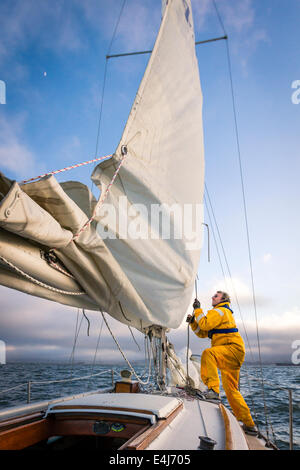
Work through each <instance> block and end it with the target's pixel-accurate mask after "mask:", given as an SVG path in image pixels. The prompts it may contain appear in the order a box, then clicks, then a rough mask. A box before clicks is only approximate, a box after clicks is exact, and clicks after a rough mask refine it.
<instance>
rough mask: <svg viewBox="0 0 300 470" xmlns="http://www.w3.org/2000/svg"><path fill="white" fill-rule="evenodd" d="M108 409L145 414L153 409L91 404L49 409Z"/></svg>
mask: <svg viewBox="0 0 300 470" xmlns="http://www.w3.org/2000/svg"><path fill="white" fill-rule="evenodd" d="M81 409H82V410H89V409H93V410H99V411H101V410H108V411H124V412H126V413H143V414H146V415H152V416H153V415H154V414H155V413H153V411H149V410H140V409H135V408H122V407H114V406H93V405H76V406H72V405H60V406H55V407H54V408H51V411H53V412H54V413H55V411H56V410H66V411H68V410H81Z"/></svg>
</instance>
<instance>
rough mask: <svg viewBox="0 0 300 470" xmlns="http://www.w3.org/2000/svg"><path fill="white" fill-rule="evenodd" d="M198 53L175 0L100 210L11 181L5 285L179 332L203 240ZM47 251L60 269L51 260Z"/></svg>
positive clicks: (5, 188)
mask: <svg viewBox="0 0 300 470" xmlns="http://www.w3.org/2000/svg"><path fill="white" fill-rule="evenodd" d="M194 44H195V38H194V32H193V20H192V12H191V5H190V0H168V1H167V2H166V8H165V12H164V16H163V19H162V23H161V27H160V30H159V33H158V37H157V40H156V43H155V46H154V49H153V52H152V55H151V57H150V60H149V63H148V66H147V68H146V71H145V74H144V77H143V79H142V82H141V84H140V87H139V90H138V93H137V95H136V98H135V101H134V103H133V106H132V109H131V112H130V115H129V118H128V121H127V124H126V126H125V129H124V133H123V136H122V138H121V140H120V144H119V146H118V148H117V150H116V152H115V153H114V155H113V157H112V158H111V159H110V160H107V161H105V162H102V163H101V164H99V165H98V166H97V167H96V168H95V170H94V172H93V175H92V179H93V181H94V182H95V183H96V184H97V185H98V186H99V187H100V189H101V197H100V200H99V201H98V203H96V201H95V199H94V198H93V197H92V195H91V193H90V191H89V190H88V188H86V186H84V185H82V184H80V183H74V182H67V183H62V184H59V183H58V182H57V181H56V179H55V178H54V176H50V177H45V178H42V179H41V180H39V181H37V182H33V183H28V184H25V185H19V184H18V183H16V182H13V181H10V180H8V179H7V178H5V177H4V176H2V177H1V179H0V193H1V194H0V196H1V195H2V196H3V197H2V200H1V202H0V227H1V229H0V263H1V264H0V283H1V284H3V285H6V286H8V287H13V288H16V289H19V290H22V291H24V292H28V293H30V294H32V295H37V296H40V297H44V298H48V299H50V300H54V301H57V302H61V303H64V304H67V305H74V306H75V305H77V306H80V307H86V308H88V309H95V310H96V309H99V308H100V309H102V310H104V311H107V312H108V313H109V314H110V315H112V316H113V317H115V318H117V319H118V320H119V321H121V322H123V323H126V324H129V325H131V326H134V327H135V328H137V329H139V330H141V331H142V330H143V329H145V328H147V327H148V326H150V325H160V326H163V327H166V328H177V327H178V326H179V325H180V323H181V321H182V319H183V317H184V315H185V314H186V310H187V307H188V305H189V303H190V301H191V297H192V294H193V288H194V280H195V276H196V273H197V268H198V263H199V258H200V249H201V232H202V229H201V224H202V198H203V185H204V156H203V135H202V94H201V87H200V80H199V72H198V64H197V60H196V55H195V45H194ZM120 164H122V166H120ZM112 181H113V184H111V183H112ZM95 211H96V212H95ZM94 213H95V215H96V216H95V218H94V220H93V222H92V223H88V221H89V218H90V217H91V215H92V214H94ZM83 228H84V229H83ZM49 249H50V250H51V253H52V254H55V255H56V257H57V262H56V263H55V264H56V265H58V267H60V268H61V269H60V270H57V269H54V267H53V266H51V265H48V264H47V261H46V260H45V259H41V256H40V255H41V253H44V254H46V255H47V253H48V252H49ZM46 259H47V256H46ZM56 267H57V266H56ZM65 271H67V272H68V275H64V272H65ZM39 281H40V282H39ZM51 286H52V287H53V289H49V287H51Z"/></svg>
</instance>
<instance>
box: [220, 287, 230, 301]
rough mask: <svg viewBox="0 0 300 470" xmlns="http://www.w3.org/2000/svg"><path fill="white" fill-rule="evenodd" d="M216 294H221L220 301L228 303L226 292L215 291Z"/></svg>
mask: <svg viewBox="0 0 300 470" xmlns="http://www.w3.org/2000/svg"><path fill="white" fill-rule="evenodd" d="M217 293H218V294H222V300H223V302H230V297H229V295H228V294H227V292H224V291H222V290H218V291H217Z"/></svg>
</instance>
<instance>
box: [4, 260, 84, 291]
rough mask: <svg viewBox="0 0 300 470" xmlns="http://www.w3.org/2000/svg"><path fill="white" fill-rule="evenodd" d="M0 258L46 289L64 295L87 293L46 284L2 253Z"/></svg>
mask: <svg viewBox="0 0 300 470" xmlns="http://www.w3.org/2000/svg"><path fill="white" fill-rule="evenodd" d="M0 260H2V261H3V262H4V263H6V264H7V265H8V266H9V267H10V268H13V269H14V270H15V271H16V272H17V273H18V274H21V275H22V276H23V277H25V278H26V279H28V280H29V281H31V282H33V283H34V284H37V285H38V286H41V287H44V288H45V289H48V290H51V291H53V292H57V293H58V294H64V295H85V294H86V293H85V292H83V291H80V292H76V291H75V292H70V291H67V290H62V289H57V288H56V287H52V286H50V285H49V284H45V283H44V282H41V281H39V280H38V279H35V278H34V277H32V276H30V275H29V274H27V273H25V272H24V271H22V269H20V268H18V267H17V266H15V265H14V264H13V263H11V262H10V261H8V260H7V259H6V258H4V257H3V256H1V255H0Z"/></svg>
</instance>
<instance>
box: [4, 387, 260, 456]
mask: <svg viewBox="0 0 300 470" xmlns="http://www.w3.org/2000/svg"><path fill="white" fill-rule="evenodd" d="M169 391H170V392H171V393H169V394H168V395H166V394H164V395H161V394H158V393H157V394H155V393H154V394H144V393H107V390H106V391H101V392H91V393H87V394H82V395H77V396H75V397H74V396H71V397H65V398H64V399H60V400H54V401H52V402H49V403H47V402H40V403H37V404H35V405H27V406H24V407H15V408H10V409H8V410H6V411H2V412H0V449H1V450H2V449H8V450H14V449H19V450H21V449H23V448H32V449H35V448H36V446H37V445H42V448H41V447H38V448H39V449H40V450H51V449H53V450H56V449H57V448H59V449H63V448H64V445H66V444H64V442H65V441H66V439H68V441H67V442H68V446H69V445H70V438H71V439H72V437H73V438H74V439H76V438H77V439H78V438H79V437H81V438H85V439H88V438H91V436H93V438H95V437H97V438H98V440H99V444H98V447H99V448H100V449H101V448H102V447H103V448H105V449H106V450H107V449H108V447H107V443H108V442H109V443H110V444H111V445H114V446H115V447H112V448H109V449H112V450H158V451H162V450H182V451H194V450H201V449H199V445H200V440H199V436H204V437H208V438H209V439H212V440H213V441H215V445H214V450H252V449H255V450H257V449H260V450H267V447H265V444H266V442H265V441H264V439H262V438H257V437H252V438H251V439H250V440H249V439H248V437H247V436H246V435H245V434H244V432H243V430H242V428H241V426H240V424H239V423H238V422H237V420H236V419H235V417H234V416H233V415H232V414H231V412H230V411H228V410H227V409H226V408H224V407H223V405H219V404H215V403H210V402H207V401H203V400H199V399H197V398H191V397H183V396H181V397H178V392H176V389H175V388H174V389H170V390H169ZM222 407H223V411H222ZM54 437H55V438H54ZM40 441H42V444H40ZM113 441H116V442H117V444H116V443H114V444H112V442H113ZM57 446H58V447H57ZM116 446H117V447H116ZM74 447H76V441H75V442H74Z"/></svg>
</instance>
